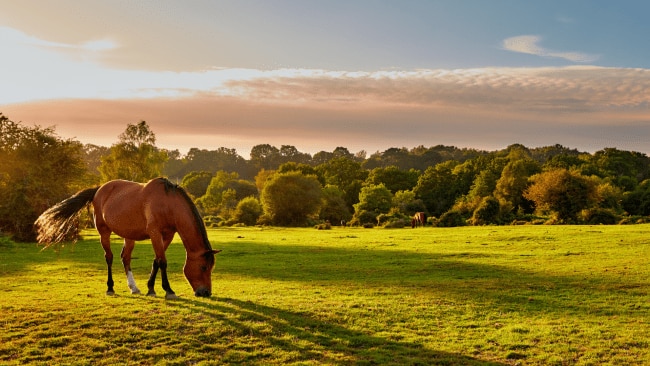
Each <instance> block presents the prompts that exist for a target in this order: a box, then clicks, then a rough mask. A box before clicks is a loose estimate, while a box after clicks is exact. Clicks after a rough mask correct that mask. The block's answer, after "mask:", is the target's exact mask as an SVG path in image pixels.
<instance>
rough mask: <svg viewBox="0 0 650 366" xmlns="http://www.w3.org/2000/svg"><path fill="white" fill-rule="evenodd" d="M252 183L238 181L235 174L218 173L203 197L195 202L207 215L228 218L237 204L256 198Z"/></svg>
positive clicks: (254, 187) (255, 190)
mask: <svg viewBox="0 0 650 366" xmlns="http://www.w3.org/2000/svg"><path fill="white" fill-rule="evenodd" d="M257 193H258V191H257V187H256V186H255V184H254V183H253V182H249V181H246V180H243V179H239V175H238V174H237V173H236V172H231V173H228V172H225V171H223V170H220V171H218V172H217V173H216V174H215V175H214V176H213V177H212V179H211V180H210V185H208V188H207V190H206V192H205V194H204V195H203V196H201V197H200V198H199V199H198V200H197V204H198V205H199V207H201V208H202V209H203V212H205V213H206V214H208V215H223V216H224V217H225V218H227V217H229V216H230V214H231V211H232V210H233V209H234V208H235V207H236V205H237V203H238V202H239V201H240V200H242V199H244V198H246V197H249V196H257Z"/></svg>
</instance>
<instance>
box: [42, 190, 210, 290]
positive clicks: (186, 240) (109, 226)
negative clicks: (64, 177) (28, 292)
mask: <svg viewBox="0 0 650 366" xmlns="http://www.w3.org/2000/svg"><path fill="white" fill-rule="evenodd" d="M91 203H92V206H93V209H94V216H95V228H96V229H97V231H98V232H99V235H100V240H101V244H102V247H103V248H104V257H105V258H106V264H107V266H108V281H107V282H106V284H107V285H108V290H107V291H106V294H107V295H113V294H114V293H115V291H114V290H113V284H114V283H113V274H112V266H113V252H112V251H111V233H115V234H117V235H119V236H121V237H122V238H124V247H123V248H122V253H121V257H122V264H124V270H125V272H126V278H127V284H128V286H129V288H130V289H131V293H133V294H139V293H140V290H139V289H138V287H137V286H136V284H135V280H134V278H133V273H132V272H131V253H132V252H133V249H134V246H135V241H136V240H145V239H151V244H152V245H153V250H154V252H155V259H154V261H153V267H152V269H151V275H150V276H149V281H148V282H147V286H148V288H149V292H148V293H147V295H149V296H156V292H155V291H154V284H155V281H156V274H157V273H158V270H160V275H161V277H162V288H163V289H164V290H165V292H166V295H165V297H166V298H168V299H173V298H176V294H175V293H174V291H172V289H171V287H170V286H169V280H168V279H167V258H166V257H165V251H166V250H167V248H168V247H169V244H170V243H171V241H172V239H173V238H174V234H175V233H178V234H179V235H180V237H181V240H182V241H183V245H184V246H185V252H186V257H185V266H184V267H183V272H184V273H185V278H187V281H188V282H189V283H190V286H192V289H193V290H194V294H195V295H196V296H202V297H210V296H211V295H212V281H211V273H212V268H213V267H214V255H215V254H216V253H219V252H220V250H213V249H212V247H210V242H209V241H208V234H207V232H206V230H205V225H204V224H203V220H201V216H200V215H199V212H198V210H197V209H196V206H195V205H194V203H192V200H191V199H190V197H189V196H188V195H187V193H186V192H185V191H184V190H183V189H182V188H181V187H179V186H177V185H175V184H173V183H171V182H170V181H169V180H167V179H165V178H156V179H153V180H150V181H149V182H148V183H146V184H141V183H135V182H129V181H125V180H113V181H110V182H108V183H106V184H104V185H102V186H100V187H94V188H88V189H86V190H83V191H80V192H78V193H77V194H75V195H74V196H72V197H70V198H68V199H66V200H64V201H62V202H59V203H57V204H56V205H54V206H52V207H51V208H49V209H48V210H47V211H45V212H44V213H43V214H42V215H41V216H40V217H39V218H38V219H37V220H36V223H35V225H36V228H37V230H38V242H39V243H41V244H45V245H46V246H49V245H51V244H53V243H58V242H61V241H63V240H64V239H65V238H66V237H67V236H69V233H70V232H71V231H72V230H73V229H74V223H75V221H76V218H77V217H78V214H79V212H80V211H81V209H83V208H84V207H87V206H88V205H90V204H91Z"/></svg>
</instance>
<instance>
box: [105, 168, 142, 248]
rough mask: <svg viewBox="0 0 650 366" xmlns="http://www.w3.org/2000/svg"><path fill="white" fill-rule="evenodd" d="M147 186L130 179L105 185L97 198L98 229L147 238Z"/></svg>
mask: <svg viewBox="0 0 650 366" xmlns="http://www.w3.org/2000/svg"><path fill="white" fill-rule="evenodd" d="M144 187H145V185H143V184H140V183H136V182H131V181H126V180H112V181H110V182H107V183H106V184H104V185H102V186H101V187H100V188H99V190H98V191H97V193H96V194H95V198H94V200H93V208H94V210H95V223H96V225H97V229H98V230H102V229H109V230H110V231H112V232H114V233H116V234H117V235H119V236H121V237H123V238H128V239H134V240H142V239H146V238H147V233H146V228H147V220H146V215H145V212H144V208H145V206H146V204H145V202H146V196H145V195H143V190H144Z"/></svg>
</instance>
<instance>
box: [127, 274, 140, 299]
mask: <svg viewBox="0 0 650 366" xmlns="http://www.w3.org/2000/svg"><path fill="white" fill-rule="evenodd" d="M126 282H127V283H128V284H129V288H130V289H131V293H132V294H139V293H140V289H138V286H136V285H135V278H133V272H131V271H129V272H128V273H127V274H126Z"/></svg>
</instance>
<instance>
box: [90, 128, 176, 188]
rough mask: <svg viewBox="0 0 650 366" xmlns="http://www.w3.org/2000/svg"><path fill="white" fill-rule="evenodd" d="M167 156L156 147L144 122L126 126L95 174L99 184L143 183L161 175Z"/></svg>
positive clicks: (154, 140)
mask: <svg viewBox="0 0 650 366" xmlns="http://www.w3.org/2000/svg"><path fill="white" fill-rule="evenodd" d="M165 161H167V154H166V153H165V152H163V151H160V150H158V148H157V147H156V135H155V134H154V133H153V131H151V129H150V128H149V126H148V125H147V122H145V121H140V123H138V124H137V125H134V124H128V125H127V127H126V130H125V131H124V132H123V133H122V134H120V136H119V142H118V143H117V144H114V145H113V146H111V150H110V155H107V156H104V157H103V158H102V164H101V165H100V167H99V171H100V172H101V175H102V180H103V181H109V180H112V179H128V180H132V181H135V182H146V181H148V180H150V179H153V178H155V177H158V176H160V175H161V172H162V168H163V164H164V163H165Z"/></svg>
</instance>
